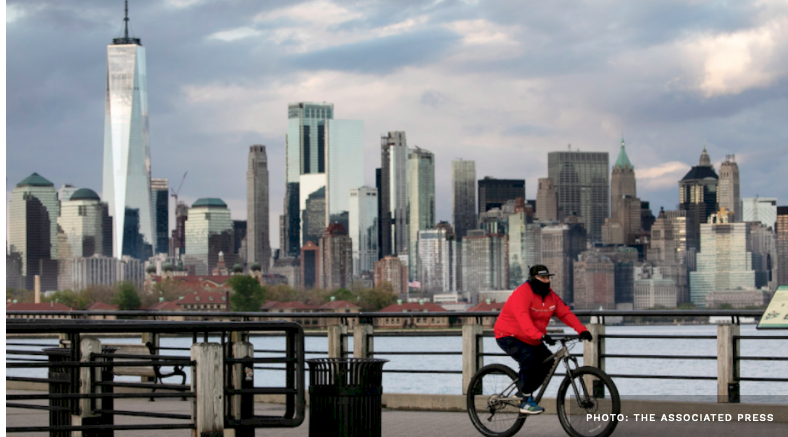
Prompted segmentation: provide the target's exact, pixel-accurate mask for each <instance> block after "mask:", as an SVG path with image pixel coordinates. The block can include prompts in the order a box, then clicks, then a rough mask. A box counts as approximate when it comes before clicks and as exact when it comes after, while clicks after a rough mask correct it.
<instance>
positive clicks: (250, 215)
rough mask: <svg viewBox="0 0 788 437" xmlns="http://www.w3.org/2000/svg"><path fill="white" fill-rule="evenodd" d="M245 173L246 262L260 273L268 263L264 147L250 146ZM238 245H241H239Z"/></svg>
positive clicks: (269, 242)
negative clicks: (256, 267)
mask: <svg viewBox="0 0 788 437" xmlns="http://www.w3.org/2000/svg"><path fill="white" fill-rule="evenodd" d="M247 162H248V167H247V170H246V260H247V262H249V263H250V264H251V263H255V262H256V263H259V264H260V267H261V270H262V272H263V274H265V273H268V266H269V264H270V262H271V239H270V238H269V234H270V232H271V231H270V228H269V224H268V155H266V153H265V146H262V145H254V146H249V156H248V159H247ZM238 244H240V243H238Z"/></svg>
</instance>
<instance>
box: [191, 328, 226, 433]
mask: <svg viewBox="0 0 788 437" xmlns="http://www.w3.org/2000/svg"><path fill="white" fill-rule="evenodd" d="M191 359H192V361H194V365H193V366H192V384H191V385H192V391H193V392H194V395H195V397H194V408H193V410H192V411H193V413H192V414H194V417H193V418H192V419H194V425H195V434H194V435H195V437H201V436H202V435H203V434H204V433H212V434H208V435H214V436H221V435H222V434H223V433H224V363H223V362H222V345H221V344H218V343H196V344H193V345H192V347H191Z"/></svg>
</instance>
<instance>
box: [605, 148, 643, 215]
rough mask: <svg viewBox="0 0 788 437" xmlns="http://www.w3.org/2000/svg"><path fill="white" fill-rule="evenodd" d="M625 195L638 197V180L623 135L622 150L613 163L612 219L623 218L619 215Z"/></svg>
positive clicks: (611, 186) (611, 185)
mask: <svg viewBox="0 0 788 437" xmlns="http://www.w3.org/2000/svg"><path fill="white" fill-rule="evenodd" d="M625 197H637V181H636V180H635V167H634V166H633V165H632V163H631V162H630V161H629V156H627V151H626V149H625V148H624V138H623V137H622V138H621V150H620V151H619V152H618V159H616V163H615V164H614V165H613V174H612V175H611V177H610V207H611V208H610V218H611V219H613V220H621V219H622V218H621V217H619V215H620V213H621V212H622V211H621V203H622V202H623V199H624V198H625ZM638 209H640V205H638ZM638 215H639V214H638Z"/></svg>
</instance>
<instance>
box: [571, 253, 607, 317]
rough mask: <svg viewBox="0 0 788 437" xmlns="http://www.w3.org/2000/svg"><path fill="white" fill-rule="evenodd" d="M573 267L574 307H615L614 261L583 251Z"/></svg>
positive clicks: (593, 308) (598, 254) (592, 308)
mask: <svg viewBox="0 0 788 437" xmlns="http://www.w3.org/2000/svg"><path fill="white" fill-rule="evenodd" d="M573 267H574V273H573V275H574V300H573V302H574V304H575V309H578V310H597V309H599V308H600V307H601V308H602V309H603V310H614V309H616V274H615V263H614V262H613V261H612V260H611V259H610V258H609V257H607V256H605V255H603V254H601V253H598V252H591V251H588V252H583V253H582V254H581V255H580V259H579V260H578V261H575V262H574V266H573Z"/></svg>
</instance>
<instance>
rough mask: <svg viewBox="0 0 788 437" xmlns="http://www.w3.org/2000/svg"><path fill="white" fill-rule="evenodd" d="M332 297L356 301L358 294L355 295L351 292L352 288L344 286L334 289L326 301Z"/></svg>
mask: <svg viewBox="0 0 788 437" xmlns="http://www.w3.org/2000/svg"><path fill="white" fill-rule="evenodd" d="M332 297H333V298H334V300H344V301H348V302H355V301H356V296H353V293H351V292H350V290H347V289H344V288H340V289H338V290H334V291H333V292H331V293H329V294H328V295H327V299H326V301H330V300H331V298H332Z"/></svg>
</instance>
